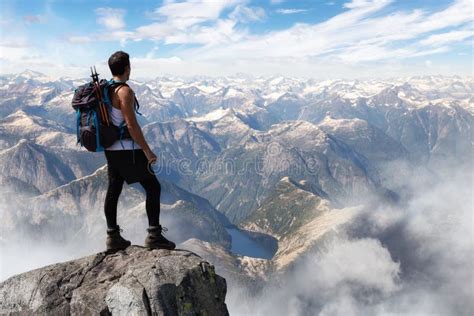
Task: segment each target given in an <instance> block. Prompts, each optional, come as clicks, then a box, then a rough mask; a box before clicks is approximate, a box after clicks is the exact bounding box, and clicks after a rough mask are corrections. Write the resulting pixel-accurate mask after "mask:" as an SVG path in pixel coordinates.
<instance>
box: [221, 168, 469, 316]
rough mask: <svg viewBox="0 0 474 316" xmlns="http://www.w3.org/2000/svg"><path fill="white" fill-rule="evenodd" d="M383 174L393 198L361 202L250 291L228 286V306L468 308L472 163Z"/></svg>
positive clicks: (288, 311) (356, 311)
mask: <svg viewBox="0 0 474 316" xmlns="http://www.w3.org/2000/svg"><path fill="white" fill-rule="evenodd" d="M384 173H385V176H386V181H387V183H388V181H390V182H391V183H388V184H390V185H391V186H392V187H393V188H396V189H397V190H398V191H399V192H401V198H402V199H401V203H400V205H397V206H395V205H387V204H385V203H382V202H380V203H378V204H376V205H373V204H371V205H370V206H365V207H364V208H363V210H362V211H360V212H359V213H358V215H357V216H356V218H355V220H353V221H351V223H350V224H348V225H346V226H344V227H342V228H341V227H338V228H337V229H336V230H334V232H333V233H331V234H330V235H329V236H326V237H325V238H324V239H323V240H321V242H319V243H318V244H317V245H315V246H314V248H313V249H312V251H310V252H309V253H307V254H306V255H305V256H303V257H301V258H300V259H299V260H298V261H297V262H296V263H295V264H294V266H293V267H292V268H291V269H290V270H289V271H288V272H287V273H285V274H283V275H281V276H280V277H278V278H274V280H273V281H271V282H269V283H268V284H266V285H265V287H264V288H263V290H262V291H261V292H260V293H259V294H258V295H255V293H252V294H251V295H249V294H248V292H247V290H246V289H245V288H232V287H231V288H230V291H229V293H228V296H227V304H228V306H229V310H230V312H231V314H232V315H389V314H390V315H393V314H410V315H428V314H429V315H472V314H473V312H474V303H473V302H474V279H473V262H474V261H473V249H474V247H473V246H474V239H473V228H474V227H473V216H472V206H473V205H474V204H473V202H474V201H473V171H472V167H471V165H470V164H468V165H463V166H459V165H458V166H455V167H453V166H449V167H447V166H443V167H439V169H437V170H426V169H424V168H417V169H412V168H409V167H407V166H406V165H403V164H397V163H394V164H392V165H391V166H390V167H388V168H386V169H385V170H384ZM368 200H369V199H368ZM370 200H371V201H373V199H370Z"/></svg>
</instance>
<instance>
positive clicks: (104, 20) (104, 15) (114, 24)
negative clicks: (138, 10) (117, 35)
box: [94, 8, 125, 30]
mask: <svg viewBox="0 0 474 316" xmlns="http://www.w3.org/2000/svg"><path fill="white" fill-rule="evenodd" d="M94 12H95V13H96V14H97V16H98V17H97V23H98V24H100V25H103V26H104V27H105V28H106V29H109V30H118V29H123V28H124V27H125V21H124V15H125V10H123V9H114V8H97V9H95V11H94Z"/></svg>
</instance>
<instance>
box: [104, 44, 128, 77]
mask: <svg viewBox="0 0 474 316" xmlns="http://www.w3.org/2000/svg"><path fill="white" fill-rule="evenodd" d="M127 66H130V56H129V55H128V54H127V53H126V52H124V51H121V50H119V51H117V52H115V53H113V54H112V55H111V56H110V58H109V68H110V71H111V72H112V75H113V76H120V75H123V74H124V72H125V68H126V67H127Z"/></svg>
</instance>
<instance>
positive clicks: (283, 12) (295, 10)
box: [276, 9, 308, 14]
mask: <svg viewBox="0 0 474 316" xmlns="http://www.w3.org/2000/svg"><path fill="white" fill-rule="evenodd" d="M306 11H308V9H278V10H276V12H277V13H281V14H294V13H300V12H306Z"/></svg>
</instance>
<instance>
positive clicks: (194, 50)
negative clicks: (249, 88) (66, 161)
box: [0, 0, 474, 78]
mask: <svg viewBox="0 0 474 316" xmlns="http://www.w3.org/2000/svg"><path fill="white" fill-rule="evenodd" d="M0 6H1V8H0V9H1V11H0V12H1V13H0V14H1V17H2V18H1V33H0V60H1V69H0V72H2V73H11V72H20V71H22V70H24V69H33V70H37V71H41V72H43V73H46V74H49V75H52V76H70V77H75V76H86V75H87V73H88V67H89V66H90V65H96V66H97V68H98V69H99V71H100V72H105V73H106V74H107V75H108V74H109V72H108V68H107V59H108V57H109V56H110V54H111V53H113V52H114V51H117V50H124V51H126V52H128V53H129V54H130V55H131V63H132V76H135V77H136V78H154V77H157V76H163V75H185V76H186V75H210V76H219V75H232V74H235V73H239V72H242V73H248V74H251V75H255V76H259V75H264V76H266V75H277V74H281V75H288V76H297V77H314V78H367V77H391V76H405V75H424V74H445V75H453V74H458V75H472V74H473V59H472V58H473V20H474V18H473V16H474V12H473V4H472V1H470V0H454V1H428V0H425V1H420V0H412V1H395V0H352V1H351V0H345V1H336V0H333V1H331V0H323V1H317V0H315V1H309V0H301V1H288V0H287V1H285V0H260V1H250V0H220V1H218V0H214V1H209V0H186V1H183V0H181V1H178V0H165V1H145V0H142V1H140V0H138V1H132V0H128V1H127V0H114V1H99V0H95V1H86V0H82V1H79V0H70V1H66V0H61V1H35V0H29V1H18V0H17V1H10V0H2V1H0Z"/></svg>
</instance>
